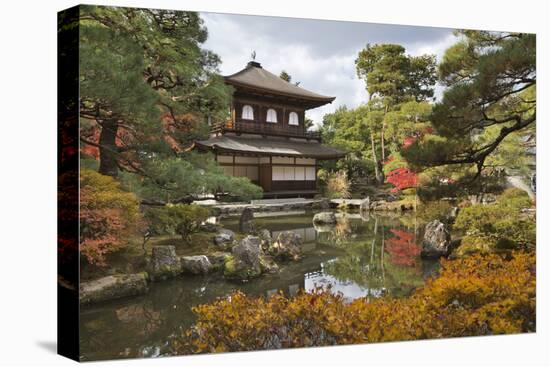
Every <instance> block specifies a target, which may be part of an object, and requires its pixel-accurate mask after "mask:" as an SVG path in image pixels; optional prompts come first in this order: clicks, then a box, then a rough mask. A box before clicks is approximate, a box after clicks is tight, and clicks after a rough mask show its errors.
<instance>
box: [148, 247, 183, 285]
mask: <svg viewBox="0 0 550 367" xmlns="http://www.w3.org/2000/svg"><path fill="white" fill-rule="evenodd" d="M147 272H148V273H149V276H150V277H151V280H153V281H157V280H164V279H168V278H172V277H175V276H177V275H179V274H181V272H182V269H181V261H180V258H179V257H178V255H177V254H176V248H175V247H174V246H153V248H152V249H151V258H150V259H149V261H148V264H147Z"/></svg>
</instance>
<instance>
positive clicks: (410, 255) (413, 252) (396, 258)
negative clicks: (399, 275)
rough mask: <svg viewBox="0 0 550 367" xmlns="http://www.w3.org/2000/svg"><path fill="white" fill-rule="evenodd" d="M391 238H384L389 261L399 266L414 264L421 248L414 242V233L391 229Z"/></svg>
mask: <svg viewBox="0 0 550 367" xmlns="http://www.w3.org/2000/svg"><path fill="white" fill-rule="evenodd" d="M390 232H391V233H392V234H393V237H392V238H389V239H387V240H386V251H387V252H388V253H389V254H390V256H391V262H392V263H393V264H395V265H400V266H414V265H415V264H416V261H417V260H418V256H419V255H420V252H421V248H420V246H419V245H417V244H416V243H415V242H414V233H412V232H409V231H406V230H402V229H392V230H390Z"/></svg>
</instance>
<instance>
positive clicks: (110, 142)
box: [99, 119, 118, 177]
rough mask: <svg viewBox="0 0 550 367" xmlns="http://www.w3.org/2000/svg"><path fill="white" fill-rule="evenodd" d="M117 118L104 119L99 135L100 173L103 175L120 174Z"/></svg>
mask: <svg viewBox="0 0 550 367" xmlns="http://www.w3.org/2000/svg"><path fill="white" fill-rule="evenodd" d="M117 130H118V122H117V120H115V119H113V120H104V121H103V123H102V124H101V133H100V135H99V146H100V147H99V173H101V174H102V175H107V176H112V177H116V176H118V165H117V146H116V135H117Z"/></svg>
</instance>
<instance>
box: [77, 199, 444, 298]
mask: <svg viewBox="0 0 550 367" xmlns="http://www.w3.org/2000/svg"><path fill="white" fill-rule="evenodd" d="M301 204H303V203H301ZM307 204H308V205H311V203H307ZM287 205H288V204H287ZM317 205H320V206H322V207H323V208H326V209H327V210H325V211H321V212H318V213H316V214H315V216H314V217H313V224H314V225H315V226H334V225H335V224H336V223H337V215H336V214H335V213H334V212H333V211H330V210H328V207H330V204H328V205H327V201H324V203H318V202H317ZM339 205H341V204H339ZM380 206H381V205H380V202H379V201H376V202H372V203H371V202H370V201H369V200H368V199H366V200H362V201H361V202H360V203H359V208H360V210H361V211H371V210H376V208H379V207H380ZM396 208H398V207H397V206H396ZM242 209H243V210H242V211H241V218H240V221H239V227H240V230H241V232H242V233H248V235H247V236H246V237H244V238H242V239H241V240H240V241H237V240H236V235H235V233H234V232H233V231H231V230H228V229H225V228H217V229H216V231H215V232H213V233H212V242H213V243H214V245H215V249H216V250H215V251H212V252H210V253H205V254H198V255H192V256H178V255H177V253H176V248H175V246H173V245H157V246H153V247H152V248H151V256H150V257H148V258H147V259H146V264H145V269H144V271H142V272H139V273H135V274H115V275H109V276H106V277H102V278H99V279H95V280H92V281H88V282H82V283H81V284H80V292H79V298H80V303H81V304H82V305H87V304H92V303H97V302H103V301H108V300H113V299H118V298H123V297H129V296H137V295H141V294H145V293H147V292H148V290H149V284H150V283H152V282H159V281H163V280H166V279H171V278H175V277H179V276H201V275H207V274H218V275H219V276H223V277H225V278H226V279H231V280H235V281H249V280H251V279H253V278H257V277H259V276H261V275H262V274H274V273H278V272H279V264H281V263H285V262H289V261H299V260H300V259H301V258H302V250H301V245H302V238H301V237H300V236H299V235H298V234H296V233H294V232H292V231H287V232H282V233H280V234H279V235H278V236H277V238H271V234H270V232H269V231H267V230H265V229H263V230H259V231H258V230H256V228H255V225H254V216H253V213H252V210H251V208H250V207H246V208H242ZM286 209H288V207H287V208H286ZM396 210H408V209H402V208H399V209H396ZM450 246H451V237H450V233H449V230H448V228H447V226H446V225H445V224H444V223H442V222H439V221H438V220H436V221H433V222H430V223H428V224H427V225H426V231H425V234H424V240H423V243H422V253H421V256H423V257H426V258H438V257H441V256H447V255H448V254H449V253H450Z"/></svg>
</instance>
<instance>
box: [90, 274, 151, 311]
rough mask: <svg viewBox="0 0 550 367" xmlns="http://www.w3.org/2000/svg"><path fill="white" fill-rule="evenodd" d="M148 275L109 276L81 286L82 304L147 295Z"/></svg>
mask: <svg viewBox="0 0 550 367" xmlns="http://www.w3.org/2000/svg"><path fill="white" fill-rule="evenodd" d="M147 291H148V288H147V273H145V272H141V273H137V274H117V275H109V276H107V277H103V278H100V279H96V280H92V281H89V282H83V283H81V284H80V303H81V304H83V305H85V304H90V303H96V302H102V301H108V300H112V299H117V298H123V297H129V296H137V295H140V294H144V293H147Z"/></svg>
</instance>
